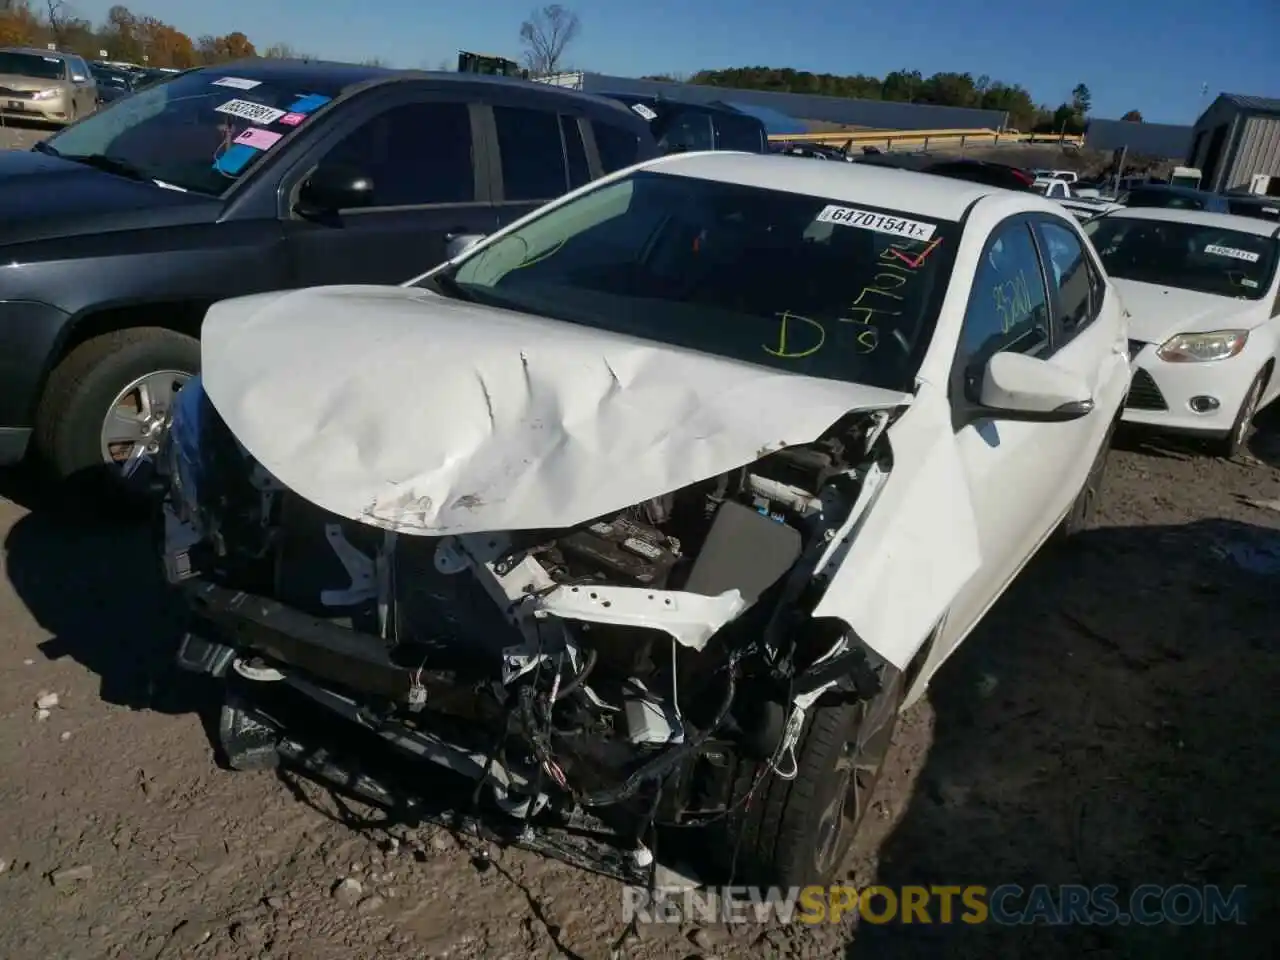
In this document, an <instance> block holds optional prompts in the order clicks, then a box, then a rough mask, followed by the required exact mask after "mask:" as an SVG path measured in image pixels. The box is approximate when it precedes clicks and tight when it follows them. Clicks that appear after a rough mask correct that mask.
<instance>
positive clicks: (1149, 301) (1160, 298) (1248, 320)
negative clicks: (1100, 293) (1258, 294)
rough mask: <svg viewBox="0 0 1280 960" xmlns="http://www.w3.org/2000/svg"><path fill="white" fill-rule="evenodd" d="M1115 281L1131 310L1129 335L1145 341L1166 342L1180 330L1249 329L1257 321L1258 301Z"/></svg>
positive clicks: (1203, 331)
mask: <svg viewBox="0 0 1280 960" xmlns="http://www.w3.org/2000/svg"><path fill="white" fill-rule="evenodd" d="M1111 282H1112V283H1114V284H1115V286H1116V289H1117V290H1118V291H1120V297H1121V299H1122V300H1124V305H1125V307H1126V309H1128V311H1129V313H1130V319H1129V335H1130V336H1132V337H1133V338H1134V339H1135V340H1141V341H1143V342H1144V343H1164V342H1165V341H1166V340H1168V339H1169V338H1170V337H1172V336H1173V335H1174V334H1176V333H1208V332H1211V331H1214V330H1226V329H1236V328H1240V329H1248V328H1251V327H1253V326H1255V325H1256V323H1257V320H1256V319H1255V318H1254V316H1253V315H1254V314H1255V313H1256V307H1257V305H1258V302H1257V301H1255V300H1236V299H1234V298H1232V297H1220V296H1215V295H1214V294H1210V293H1198V292H1197V291H1195V290H1180V289H1179V288H1177V287H1165V286H1161V285H1159V284H1154V283H1142V282H1140V281H1137V280H1117V279H1116V278H1114V277H1113V278H1112V280H1111Z"/></svg>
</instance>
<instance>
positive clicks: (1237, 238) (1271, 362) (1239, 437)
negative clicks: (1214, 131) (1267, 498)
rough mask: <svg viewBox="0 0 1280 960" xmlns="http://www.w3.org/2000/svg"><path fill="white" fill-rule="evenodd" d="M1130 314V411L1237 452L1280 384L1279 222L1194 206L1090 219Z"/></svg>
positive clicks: (1139, 419)
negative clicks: (1279, 361) (1279, 363)
mask: <svg viewBox="0 0 1280 960" xmlns="http://www.w3.org/2000/svg"><path fill="white" fill-rule="evenodd" d="M1085 231H1086V232H1087V233H1088V234H1089V235H1090V237H1091V238H1092V240H1093V243H1094V246H1095V247H1096V249H1097V251H1098V256H1099V257H1100V258H1101V259H1102V263H1103V265H1104V266H1105V267H1106V269H1107V272H1108V273H1109V274H1110V276H1111V279H1112V281H1113V282H1114V284H1115V286H1116V288H1117V289H1118V290H1119V291H1120V293H1121V296H1122V297H1123V298H1124V302H1125V305H1126V306H1127V307H1128V309H1129V311H1130V313H1131V314H1132V316H1131V318H1130V320H1129V326H1130V331H1129V335H1130V337H1131V338H1132V343H1131V353H1132V359H1133V364H1134V367H1135V371H1134V377H1133V386H1132V388H1131V390H1130V393H1129V399H1128V402H1127V404H1126V406H1127V409H1126V410H1125V413H1124V419H1125V420H1126V421H1127V422H1130V423H1135V424H1141V425H1144V426H1147V427H1155V428H1159V429H1160V430H1164V431H1169V432H1172V433H1183V434H1191V435H1199V436H1204V437H1208V438H1211V439H1212V440H1214V441H1216V446H1217V448H1218V450H1219V452H1220V453H1222V454H1223V455H1225V456H1231V455H1233V454H1235V453H1236V452H1237V451H1238V450H1239V449H1240V447H1241V446H1242V445H1243V444H1244V442H1245V440H1246V439H1247V437H1248V435H1249V428H1250V425H1251V423H1252V420H1253V416H1254V414H1256V413H1257V411H1258V410H1259V409H1260V408H1262V407H1264V406H1266V405H1267V404H1268V403H1270V402H1271V401H1272V400H1274V399H1275V398H1276V397H1277V396H1280V377H1276V376H1274V375H1273V374H1274V371H1275V364H1276V356H1277V353H1280V270H1277V261H1278V260H1280V239H1278V238H1280V227H1277V226H1276V224H1274V223H1268V222H1267V221H1266V220H1259V219H1253V218H1250V217H1239V216H1231V215H1228V214H1222V213H1203V212H1200V211H1196V210H1173V209H1165V208H1140V209H1127V210H1120V211H1116V212H1114V213H1108V214H1106V215H1104V216H1101V217H1098V218H1096V219H1094V220H1091V221H1090V222H1089V223H1088V224H1087V225H1086V227H1085Z"/></svg>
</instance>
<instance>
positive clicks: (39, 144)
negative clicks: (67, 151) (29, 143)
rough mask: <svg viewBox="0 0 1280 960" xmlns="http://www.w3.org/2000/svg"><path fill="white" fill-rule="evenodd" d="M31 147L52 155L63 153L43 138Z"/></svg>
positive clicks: (37, 151) (58, 155) (38, 151)
mask: <svg viewBox="0 0 1280 960" xmlns="http://www.w3.org/2000/svg"><path fill="white" fill-rule="evenodd" d="M31 149H32V150H34V151H35V152H36V153H47V154H48V155H49V156H51V157H60V156H62V154H60V153H59V152H58V151H57V150H55V149H54V148H53V147H51V146H49V144H47V143H45V142H44V141H43V140H38V141H36V145H35V146H34V147H32V148H31Z"/></svg>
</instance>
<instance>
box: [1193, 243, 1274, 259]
mask: <svg viewBox="0 0 1280 960" xmlns="http://www.w3.org/2000/svg"><path fill="white" fill-rule="evenodd" d="M1204 252H1205V253H1212V254H1213V255H1214V256H1215V257H1230V258H1231V259H1232V260H1243V261H1244V262H1245V263H1257V262H1258V260H1259V259H1261V254H1257V253H1254V252H1253V251H1252V250H1237V249H1236V248H1235V247H1222V246H1219V245H1218V244H1216V243H1211V244H1209V246H1207V247H1205V248H1204Z"/></svg>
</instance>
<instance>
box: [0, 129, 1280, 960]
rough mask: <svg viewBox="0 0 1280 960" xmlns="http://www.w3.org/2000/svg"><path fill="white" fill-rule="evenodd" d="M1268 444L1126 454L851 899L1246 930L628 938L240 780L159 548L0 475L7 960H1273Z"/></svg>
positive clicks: (1046, 563)
mask: <svg viewBox="0 0 1280 960" xmlns="http://www.w3.org/2000/svg"><path fill="white" fill-rule="evenodd" d="M3 133H4V134H5V136H4V138H3V139H4V145H5V146H13V147H26V146H29V145H30V143H29V142H28V141H30V142H34V139H36V138H37V137H38V136H40V133H39V132H38V131H37V132H32V131H29V130H20V131H17V132H16V133H15V132H14V131H3ZM1264 420H1265V421H1266V422H1265V423H1264V425H1263V428H1262V429H1261V430H1260V431H1259V433H1258V435H1257V436H1256V437H1255V438H1254V443H1253V446H1252V454H1251V455H1250V456H1247V457H1241V458H1239V459H1237V460H1235V461H1223V460H1217V459H1213V458H1211V457H1209V456H1207V455H1206V454H1204V453H1203V451H1200V450H1197V449H1196V448H1195V447H1194V446H1190V447H1189V446H1182V445H1176V444H1159V445H1151V444H1144V443H1133V442H1132V441H1131V442H1130V443H1128V444H1127V445H1126V446H1125V448H1124V449H1121V450H1118V451H1117V452H1115V454H1114V455H1113V457H1112V460H1111V464H1110V475H1109V481H1108V485H1107V491H1106V496H1105V502H1104V505H1103V508H1102V510H1101V513H1100V516H1099V518H1098V521H1097V524H1096V528H1095V529H1093V530H1091V531H1088V532H1087V533H1085V534H1084V535H1083V536H1082V537H1081V538H1080V539H1079V541H1077V542H1076V543H1075V544H1074V545H1073V547H1072V548H1070V549H1063V550H1055V551H1051V552H1047V553H1045V554H1044V555H1043V556H1041V557H1039V558H1037V559H1036V560H1035V561H1034V562H1033V563H1032V564H1031V565H1030V567H1029V568H1028V569H1027V570H1026V571H1025V573H1024V574H1023V575H1022V576H1021V577H1020V578H1019V580H1018V581H1017V583H1016V584H1015V586H1014V587H1013V589H1012V590H1011V591H1010V593H1009V594H1008V595H1007V596H1006V597H1005V598H1004V599H1003V600H1002V601H1001V602H1000V603H999V604H998V605H997V606H996V608H995V609H994V610H993V611H992V612H991V614H990V615H989V616H988V618H987V620H986V621H985V623H984V624H983V625H982V626H981V628H980V629H979V630H978V631H977V632H976V633H975V634H974V635H973V636H972V637H971V638H970V639H969V640H968V642H967V643H966V644H965V646H964V647H963V648H962V649H961V651H960V652H959V653H958V654H957V655H956V656H955V657H954V658H953V659H952V660H951V662H949V663H948V664H947V665H946V666H945V667H944V669H943V670H942V671H941V672H940V673H939V675H938V676H937V677H936V678H935V681H934V684H933V689H932V691H931V693H930V696H929V698H928V700H927V702H925V703H923V704H921V705H920V706H918V707H917V708H915V709H914V710H913V711H912V712H911V713H910V714H909V715H907V716H906V717H904V719H903V721H902V723H901V725H900V729H899V732H898V736H897V742H896V748H895V750H894V751H893V753H892V754H891V758H890V762H889V769H888V771H887V773H886V776H885V777H884V779H883V780H882V782H881V785H880V790H879V793H878V796H877V800H876V802H875V805H874V808H873V811H872V814H871V815H870V817H869V819H868V822H867V824H866V826H865V828H864V831H863V834H862V835H861V837H860V839H859V843H858V845H857V847H856V849H855V851H854V854H853V856H852V858H851V860H850V862H849V864H848V865H847V870H848V877H849V878H850V880H851V882H853V883H856V884H859V885H861V884H866V883H869V882H872V881H874V882H877V883H880V884H886V885H889V886H900V885H903V884H916V883H923V884H963V883H979V884H986V885H988V886H995V885H998V884H1001V883H1020V884H1023V885H1024V886H1030V885H1032V884H1036V883H1045V884H1061V883H1083V884H1088V885H1094V884H1106V883H1111V884H1115V885H1117V886H1119V887H1121V888H1125V889H1128V888H1131V887H1133V886H1135V885H1138V884H1143V883H1156V884H1164V885H1172V884H1182V883H1187V884H1192V885H1195V886H1200V885H1204V884H1219V885H1223V886H1226V887H1233V886H1235V885H1245V886H1246V887H1247V888H1248V898H1247V910H1246V914H1245V919H1246V920H1247V923H1246V924H1245V925H1226V926H1213V927H1208V926H1174V925H1168V924H1166V925H1159V926H1153V927H1133V926H1125V927H1121V926H1109V927H1085V926H1076V927H1066V928H1051V927H1046V926H1038V925H1030V926H1021V927H998V926H995V925H984V926H980V927H971V926H965V925H952V926H945V927H944V926H923V925H918V924H916V925H886V926H877V925H872V924H866V923H864V924H861V925H860V926H857V927H855V926H854V924H853V923H852V922H845V923H841V924H839V925H834V926H820V927H803V926H792V927H788V926H782V925H771V926H762V925H756V924H750V925H737V926H734V927H731V928H730V927H725V926H717V925H695V924H688V923H685V924H674V925H658V924H654V925H647V926H641V927H640V928H639V929H637V930H636V931H634V933H631V934H628V933H627V931H626V928H625V925H624V923H623V921H622V917H621V913H622V907H621V905H622V897H621V892H620V890H619V888H618V885H617V884H614V883H612V882H609V881H603V880H601V879H599V878H597V877H593V876H589V875H586V874H583V873H581V872H578V871H575V870H573V869H571V868H569V867H566V866H563V865H560V864H557V863H552V862H548V861H545V860H543V859H540V858H539V857H537V856H535V855H532V854H529V853H525V852H522V851H518V850H513V849H505V850H500V849H497V848H493V849H488V848H486V849H485V850H483V851H481V850H480V849H478V848H477V847H476V846H475V844H474V843H470V842H463V841H459V840H457V839H455V838H454V837H452V836H451V835H449V834H447V833H445V832H443V831H439V830H433V829H410V828H407V827H404V826H400V825H397V824H395V823H391V822H388V821H387V820H386V819H384V818H383V817H382V816H381V815H380V814H379V813H378V812H377V811H376V810H372V809H369V808H366V807H363V806H360V805H355V804H351V803H349V802H345V801H343V800H341V799H340V798H337V797H335V796H334V795H332V794H331V793H329V792H327V791H325V790H323V789H321V788H320V787H318V786H316V785H315V784H313V783H311V782H310V781H299V780H297V779H296V778H293V777H291V776H290V775H288V774H278V773H257V774H245V773H232V772H229V771H226V770H223V769H220V768H219V767H218V765H217V764H216V762H215V759H214V755H213V752H212V749H211V746H210V740H209V736H208V730H209V724H210V722H211V718H212V714H211V711H212V710H213V709H214V707H215V706H216V705H215V704H213V703H212V702H211V701H209V700H207V699H205V698H204V697H203V696H202V695H200V693H199V691H197V690H196V689H194V688H189V687H186V686H179V687H171V686H169V685H168V684H167V680H166V678H167V677H168V669H167V663H168V659H169V657H170V655H171V652H172V635H173V633H172V624H171V623H170V622H169V621H168V620H167V618H166V616H165V615H164V613H163V608H162V604H161V599H160V591H159V584H158V581H157V577H156V574H155V570H154V565H153V563H152V560H151V558H150V556H149V548H148V544H147V538H146V535H145V533H144V532H143V531H141V530H138V529H133V528H129V527H126V526H111V525H103V526H99V527H87V526H84V525H77V524H72V523H71V522H69V521H67V520H64V519H59V515H58V514H57V513H56V512H53V511H51V510H49V509H47V507H46V506H45V505H43V504H42V502H41V497H40V496H38V489H37V488H36V485H34V484H33V483H32V482H31V481H30V479H29V478H24V477H22V476H20V475H15V474H9V475H4V474H0V544H2V545H3V548H2V549H0V918H3V919H2V920H0V958H4V960H28V958H30V960H48V958H59V960H80V958H100V957H110V958H122V960H148V958H186V957H192V958H226V960H259V958H273V960H290V958H292V960H327V958H343V960H349V958H356V960H366V958H367V960H382V958H387V960H390V958H396V960H410V958H412V960H419V958H426V957H455V958H463V960H469V958H501V957H512V958H522V957H526V956H533V957H570V958H577V957H581V958H597V957H599V958H604V957H610V956H626V957H633V958H639V960H643V958H667V957H670V958H677V960H682V958H690V957H703V958H708V960H709V958H712V957H723V958H730V957H747V956H751V957H770V956H773V957H790V958H819V957H824V958H825V957H849V958H861V957H875V958H889V960H894V958H916V957H921V958H923V957H937V956H942V955H946V956H949V957H958V958H983V960H988V958H992V957H1017V958H1021V957H1029V958H1036V960H1047V958H1057V957H1062V958H1068V957H1070V958H1075V957H1079V956H1090V957H1105V958H1121V957H1160V958H1162V960H1170V958H1175V957H1176V958H1181V957H1187V958H1192V957H1194V958H1197V960H1198V958H1201V957H1203V956H1205V955H1208V954H1221V955H1227V954H1228V953H1229V954H1230V955H1232V956H1233V957H1234V958H1237V960H1244V958H1252V957H1259V958H1261V957H1274V956H1277V955H1280V952H1278V951H1277V942H1276V941H1277V939H1280V937H1278V936H1277V923H1276V916H1277V912H1276V911H1277V907H1278V906H1280V896H1277V886H1278V884H1280V876H1278V873H1280V869H1278V868H1277V866H1276V864H1277V863H1280V820H1278V819H1277V812H1280V773H1278V772H1277V771H1278V769H1280V763H1278V761H1280V749H1278V744H1280V739H1278V737H1277V728H1278V724H1277V721H1278V720H1280V699H1277V697H1276V695H1275V694H1276V690H1277V689H1280V653H1278V652H1277V651H1278V644H1277V638H1276V632H1275V627H1276V622H1277V613H1280V594H1277V591H1276V590H1275V585H1276V584H1277V582H1278V581H1280V416H1275V415H1271V416H1264ZM55 698H56V703H55V702H54V699H55ZM38 700H39V701H40V702H42V703H43V704H44V705H45V706H44V710H45V711H47V712H41V710H40V708H39V707H38V706H37V701H38ZM482 854H483V855H482Z"/></svg>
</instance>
